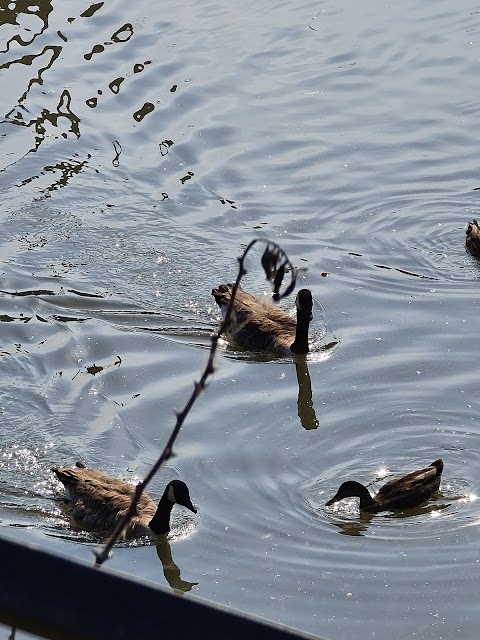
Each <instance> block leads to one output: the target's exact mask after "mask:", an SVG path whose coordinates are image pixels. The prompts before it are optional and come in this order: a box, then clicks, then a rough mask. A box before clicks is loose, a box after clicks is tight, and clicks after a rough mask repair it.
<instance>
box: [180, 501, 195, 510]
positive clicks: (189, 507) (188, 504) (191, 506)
mask: <svg viewBox="0 0 480 640" xmlns="http://www.w3.org/2000/svg"><path fill="white" fill-rule="evenodd" d="M183 506H184V507H187V509H190V511H193V513H197V510H196V509H195V507H194V506H193V504H192V501H191V500H189V501H188V502H185V503H184V504H183Z"/></svg>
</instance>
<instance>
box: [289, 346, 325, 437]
mask: <svg viewBox="0 0 480 640" xmlns="http://www.w3.org/2000/svg"><path fill="white" fill-rule="evenodd" d="M295 368H296V371H297V382H298V399H297V408H298V417H299V418H300V423H301V425H302V427H303V428H304V429H316V428H317V427H318V426H319V424H320V423H319V421H318V420H317V416H316V415H315V407H314V406H313V399H312V381H311V380H310V373H309V372H308V365H307V358H306V356H297V357H296V358H295Z"/></svg>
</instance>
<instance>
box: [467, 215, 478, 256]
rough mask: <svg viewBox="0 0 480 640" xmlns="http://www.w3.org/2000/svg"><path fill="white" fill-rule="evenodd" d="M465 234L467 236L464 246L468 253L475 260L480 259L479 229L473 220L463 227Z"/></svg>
mask: <svg viewBox="0 0 480 640" xmlns="http://www.w3.org/2000/svg"><path fill="white" fill-rule="evenodd" d="M465 233H466V234H467V237H466V239H465V245H466V247H467V249H468V251H470V253H471V254H472V256H475V258H480V227H479V226H478V222H477V221H476V220H475V218H474V219H473V220H472V222H468V223H467V224H466V225H465Z"/></svg>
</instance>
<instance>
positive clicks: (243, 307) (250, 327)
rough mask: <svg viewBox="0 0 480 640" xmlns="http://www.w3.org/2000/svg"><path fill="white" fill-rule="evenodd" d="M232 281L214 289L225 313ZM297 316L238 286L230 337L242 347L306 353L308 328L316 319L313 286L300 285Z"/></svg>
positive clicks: (289, 353) (274, 351)
mask: <svg viewBox="0 0 480 640" xmlns="http://www.w3.org/2000/svg"><path fill="white" fill-rule="evenodd" d="M231 294H232V285H231V284H221V285H220V286H219V287H218V288H217V289H212V295H213V297H214V298H215V302H216V303H217V304H218V306H219V307H220V309H221V311H222V314H223V315H224V316H225V312H226V310H227V307H228V304H229V302H230V297H231ZM295 305H296V307H297V317H296V319H295V318H292V317H291V316H289V315H288V313H286V312H285V311H282V309H279V308H278V307H275V306H273V304H270V303H269V302H266V301H263V300H262V299H260V298H257V296H254V295H252V294H251V293H247V292H246V291H244V290H243V289H241V288H240V287H239V288H238V291H237V294H236V296H235V300H234V302H233V314H232V319H231V325H230V328H229V329H228V334H227V338H228V339H229V340H230V341H232V342H234V343H235V344H237V345H238V346H239V347H242V348H243V349H249V350H251V351H263V352H266V353H273V354H275V355H292V354H307V353H308V351H309V348H308V329H309V325H310V322H311V321H312V320H313V315H312V309H313V298H312V292H311V291H310V289H300V291H299V292H298V293H297V297H296V300H295Z"/></svg>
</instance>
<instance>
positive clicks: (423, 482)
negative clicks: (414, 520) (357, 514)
mask: <svg viewBox="0 0 480 640" xmlns="http://www.w3.org/2000/svg"><path fill="white" fill-rule="evenodd" d="M442 471H443V460H440V459H439V460H435V461H434V462H432V464H430V465H429V466H428V467H425V468H424V469H417V471H412V472H411V473H407V474H406V475H404V476H400V477H399V478H393V480H389V481H388V482H387V483H386V484H384V485H383V487H381V488H380V490H379V491H378V493H377V495H376V496H372V495H371V494H370V492H369V490H368V489H367V487H364V486H363V484H360V482H355V481H354V480H349V481H348V482H344V483H343V484H342V485H340V488H339V490H338V491H337V493H336V494H335V495H334V496H333V498H332V499H331V500H329V501H328V502H327V503H326V506H327V507H329V506H330V505H332V504H333V503H334V502H338V501H339V500H343V499H344V498H350V497H358V498H360V510H361V511H368V512H369V513H377V512H378V511H397V510H399V511H401V510H403V509H410V508H412V507H417V506H418V505H420V504H422V503H423V502H426V501H427V500H429V499H430V498H431V497H432V496H433V494H434V493H435V492H436V491H438V488H439V486H440V478H441V475H442Z"/></svg>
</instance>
